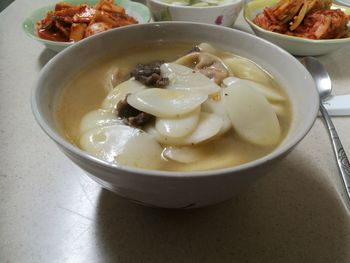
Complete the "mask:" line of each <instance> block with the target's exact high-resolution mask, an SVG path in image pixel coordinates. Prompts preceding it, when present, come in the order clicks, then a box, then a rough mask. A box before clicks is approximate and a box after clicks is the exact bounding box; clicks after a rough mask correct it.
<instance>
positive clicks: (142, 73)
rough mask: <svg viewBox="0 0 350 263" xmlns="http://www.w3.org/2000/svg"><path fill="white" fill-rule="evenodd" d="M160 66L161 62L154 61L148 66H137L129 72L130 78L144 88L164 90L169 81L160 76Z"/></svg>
mask: <svg viewBox="0 0 350 263" xmlns="http://www.w3.org/2000/svg"><path fill="white" fill-rule="evenodd" d="M162 64H163V62H162V61H155V62H152V63H149V64H137V65H136V67H135V68H134V69H133V70H132V72H131V77H134V78H135V79H136V80H138V81H140V82H141V83H143V84H145V85H146V86H155V87H157V88H164V87H165V86H166V85H168V84H169V79H168V78H163V77H162V76H161V71H160V66H161V65H162Z"/></svg>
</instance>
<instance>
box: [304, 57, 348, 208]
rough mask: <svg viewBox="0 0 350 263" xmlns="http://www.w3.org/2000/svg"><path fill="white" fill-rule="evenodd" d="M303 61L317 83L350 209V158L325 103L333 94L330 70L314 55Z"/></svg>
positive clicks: (321, 110) (321, 106) (322, 111)
mask: <svg viewBox="0 0 350 263" xmlns="http://www.w3.org/2000/svg"><path fill="white" fill-rule="evenodd" d="M300 61H301V63H302V64H303V65H304V66H305V67H306V69H307V70H308V71H309V72H310V74H311V76H312V78H313V79H314V81H315V83H316V87H317V90H318V93H319V95H320V100H321V102H320V112H321V114H322V117H323V119H324V123H325V125H326V126H327V130H328V133H329V137H330V138H331V140H332V145H333V151H334V154H335V157H336V160H337V164H338V168H339V171H340V174H341V178H342V181H343V185H344V187H345V192H346V195H345V199H347V202H346V206H347V207H348V209H350V164H349V159H348V157H347V156H346V153H345V151H344V149H343V145H342V144H341V142H340V139H339V137H338V134H337V132H336V130H335V127H334V125H333V122H332V120H331V118H330V117H329V115H328V112H327V110H326V108H325V107H324V105H323V103H324V101H325V100H327V97H328V96H329V95H330V94H331V91H332V84H331V79H330V77H329V75H328V72H327V71H326V69H325V68H324V67H323V65H322V64H321V63H320V62H319V61H318V60H317V59H315V58H313V57H305V58H303V59H301V60H300Z"/></svg>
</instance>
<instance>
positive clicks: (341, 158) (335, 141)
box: [320, 103, 350, 202]
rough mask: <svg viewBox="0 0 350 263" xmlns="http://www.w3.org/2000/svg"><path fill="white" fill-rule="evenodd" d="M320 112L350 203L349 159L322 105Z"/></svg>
mask: <svg viewBox="0 0 350 263" xmlns="http://www.w3.org/2000/svg"><path fill="white" fill-rule="evenodd" d="M320 111H321V113H322V116H323V119H324V121H325V124H326V126H327V130H328V133H329V137H330V138H331V140H332V145H333V151H334V154H335V156H336V159H337V164H338V168H339V171H340V173H341V175H342V180H343V183H344V186H345V188H346V193H347V198H348V201H349V202H350V164H349V159H348V157H347V156H346V153H345V151H344V148H343V145H342V144H341V141H340V139H339V136H338V133H337V131H336V130H335V127H334V125H333V122H332V120H331V118H330V117H329V115H328V112H327V110H326V108H325V107H324V106H323V104H322V103H321V104H320Z"/></svg>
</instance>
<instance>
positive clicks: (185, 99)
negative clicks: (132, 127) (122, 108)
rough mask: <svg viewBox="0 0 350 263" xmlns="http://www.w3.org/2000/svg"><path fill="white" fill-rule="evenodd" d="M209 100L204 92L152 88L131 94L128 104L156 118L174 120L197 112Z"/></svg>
mask: <svg viewBox="0 0 350 263" xmlns="http://www.w3.org/2000/svg"><path fill="white" fill-rule="evenodd" d="M207 98H208V95H207V93H205V92H203V91H192V90H174V89H159V88H150V89H144V90H141V91H140V92H137V93H134V94H130V95H129V96H128V97H127V102H128V103H129V105H131V106H133V107H134V108H136V109H138V110H139V111H143V112H146V113H148V114H151V115H154V116H156V117H163V118H168V117H170V118H174V117H179V116H181V115H184V114H187V113H189V112H191V111H193V110H195V109H196V108H198V107H199V105H201V104H202V103H203V102H204V101H206V100H207Z"/></svg>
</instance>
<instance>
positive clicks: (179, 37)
mask: <svg viewBox="0 0 350 263" xmlns="http://www.w3.org/2000/svg"><path fill="white" fill-rule="evenodd" d="M155 41H171V42H172V41H191V42H195V43H200V42H209V43H211V44H213V45H214V46H217V47H218V48H221V49H225V50H227V51H231V52H234V53H236V54H239V55H242V56H243V57H247V58H249V59H251V60H253V61H255V62H256V63H258V64H259V65H261V66H262V67H264V68H265V69H266V70H267V71H268V72H270V73H271V74H272V75H273V76H274V77H275V78H276V80H277V81H278V82H279V83H280V84H281V85H282V87H284V88H285V90H286V92H287V94H288V95H289V97H290V100H291V103H292V112H293V113H292V114H293V118H292V124H291V128H290V131H289V133H288V135H287V137H286V139H285V140H284V141H283V142H282V143H281V145H280V146H278V147H277V149H275V150H274V151H273V152H272V153H270V154H268V155H266V156H264V157H263V158H260V159H258V160H255V161H252V162H249V163H246V164H243V165H240V166H236V167H232V168H225V169H220V170H213V171H199V172H165V171H153V170H145V169H138V168H133V167H117V166H116V165H113V164H110V163H107V162H104V161H101V160H98V159H96V158H94V157H92V156H90V155H88V154H87V153H86V152H84V151H82V150H80V149H79V148H77V147H75V146H73V145H72V144H70V143H69V142H68V141H67V139H65V138H64V137H62V135H61V134H60V133H59V131H58V125H57V123H56V122H55V119H54V117H53V116H54V111H55V107H54V105H55V99H56V97H57V96H58V94H60V92H61V91H62V88H63V83H65V82H66V81H67V80H69V79H71V78H72V77H73V76H74V75H75V74H77V72H79V71H80V70H81V69H82V68H84V67H86V66H88V65H91V64H92V63H94V62H95V61H97V60H99V59H100V58H101V57H105V56H107V55H108V54H109V55H111V54H112V55H114V54H115V53H116V52H124V51H125V49H126V48H130V47H132V46H135V45H143V44H146V43H154V42H155ZM318 106H319V99H318V94H317V91H316V88H315V85H314V82H313V80H312V77H311V76H310V75H309V73H308V72H307V71H306V70H305V68H304V67H303V66H302V65H301V63H299V61H298V60H296V59H295V58H294V57H293V56H291V55H290V54H288V53H287V52H285V51H284V50H282V49H280V48H279V47H277V46H275V45H273V44H271V43H269V42H267V41H265V40H262V39H259V38H257V37H255V36H253V35H250V34H247V33H244V32H241V31H237V30H233V29H229V28H226V27H217V26H213V25H207V24H199V23H198V24H197V23H184V22H170V23H167V22H163V23H149V24H143V25H135V26H128V27H125V28H119V29H115V30H111V31H107V32H104V33H101V34H98V35H96V36H92V37H90V38H87V39H85V40H83V41H81V42H79V43H77V44H76V45H74V46H71V47H69V48H67V49H66V50H64V51H62V52H61V53H59V54H58V55H57V56H55V57H54V58H53V59H52V60H51V61H49V62H48V64H47V65H46V66H45V67H44V68H43V69H42V71H41V72H40V75H39V77H38V79H37V81H36V83H35V84H34V89H33V93H32V110H33V113H34V116H35V118H36V120H37V122H38V123H39V125H40V126H41V127H42V129H43V130H44V131H45V132H46V133H47V134H48V135H49V136H50V137H51V138H52V139H53V140H54V141H55V142H56V143H57V145H58V146H59V147H60V148H61V149H62V151H63V152H64V153H65V154H66V155H67V156H68V157H69V158H70V159H71V160H72V161H73V162H74V163H76V164H77V165H79V166H80V167H81V168H82V169H84V170H85V171H86V172H87V174H88V175H89V176H90V177H91V178H93V179H94V180H95V181H97V182H98V183H100V184H101V185H102V186H103V187H105V188H107V189H110V190H111V191H114V192H116V193H118V194H119V195H121V196H123V197H125V198H127V199H130V200H133V201H135V202H138V203H141V204H145V205H149V206H158V207H168V208H189V207H199V206H205V205H209V204H214V203H218V202H221V201H224V200H226V199H229V198H231V197H232V196H234V195H235V194H237V193H238V192H239V191H241V190H242V189H244V188H245V187H246V186H247V185H248V184H249V183H251V182H252V181H254V180H256V179H257V178H259V177H261V176H263V175H264V174H265V173H266V171H269V170H272V169H273V168H274V166H275V163H276V162H278V161H279V160H281V159H282V158H283V156H285V155H286V154H287V153H288V152H289V151H290V150H291V149H292V148H293V147H294V146H295V145H296V144H297V143H298V142H299V141H300V140H301V139H302V138H303V137H304V136H305V135H306V133H307V132H308V131H309V129H310V128H311V127H312V125H313V122H314V120H315V118H316V116H317V112H318Z"/></svg>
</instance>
